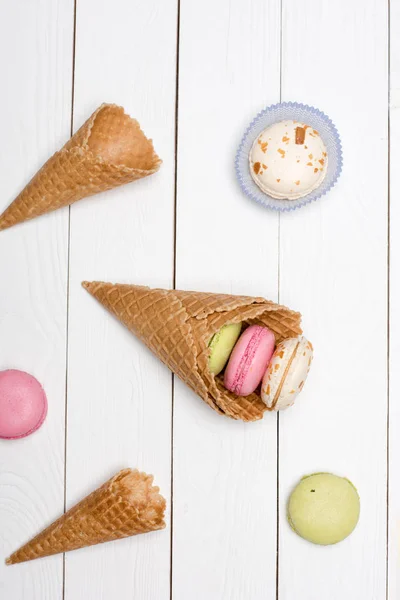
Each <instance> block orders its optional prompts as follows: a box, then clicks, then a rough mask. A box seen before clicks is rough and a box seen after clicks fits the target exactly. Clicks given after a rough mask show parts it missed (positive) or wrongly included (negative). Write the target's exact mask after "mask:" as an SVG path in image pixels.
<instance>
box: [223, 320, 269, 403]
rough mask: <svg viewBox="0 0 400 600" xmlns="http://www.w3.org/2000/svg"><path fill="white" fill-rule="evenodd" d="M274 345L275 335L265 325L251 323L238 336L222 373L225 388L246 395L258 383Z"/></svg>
mask: <svg viewBox="0 0 400 600" xmlns="http://www.w3.org/2000/svg"><path fill="white" fill-rule="evenodd" d="M274 347H275V336H274V334H273V332H272V331H271V330H270V329H268V328H267V327H261V326H260V325H251V326H250V327H248V328H247V329H246V330H245V331H244V332H243V333H242V335H241V336H240V338H239V340H238V342H237V344H236V346H235V347H234V349H233V352H232V354H231V357H230V359H229V362H228V365H227V367H226V370H225V375H224V385H225V387H226V389H228V390H229V391H231V392H233V393H234V394H236V395H238V396H248V395H249V394H251V393H252V392H254V390H255V389H256V388H257V386H258V385H259V383H260V381H261V379H262V376H263V373H264V372H265V369H266V368H267V365H268V363H269V361H270V359H271V356H272V354H273V351H274Z"/></svg>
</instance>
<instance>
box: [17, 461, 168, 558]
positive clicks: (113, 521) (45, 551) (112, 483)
mask: <svg viewBox="0 0 400 600" xmlns="http://www.w3.org/2000/svg"><path fill="white" fill-rule="evenodd" d="M165 504H166V503H165V500H164V498H163V497H162V496H161V495H160V494H159V488H158V487H155V486H153V477H152V475H146V473H139V471H137V470H136V469H135V470H132V469H124V470H123V471H120V472H119V473H117V474H116V475H115V476H114V477H112V479H110V480H109V481H107V482H106V483H105V484H104V485H102V486H101V487H99V488H98V489H97V490H95V491H94V492H92V493H91V494H90V495H89V496H87V497H86V498H84V499H83V500H82V501H81V502H79V504H77V505H76V506H74V507H73V508H71V509H70V510H69V511H68V512H67V513H66V514H64V515H63V516H62V517H60V518H59V519H58V520H57V521H55V522H54V523H53V524H52V525H50V526H49V527H47V529H45V530H44V531H42V533H39V535H37V536H36V537H35V538H33V540H31V541H30V542H28V543H27V544H25V546H22V548H20V549H19V550H17V551H16V552H14V554H12V555H11V556H10V557H9V558H8V559H7V560H6V563H7V564H8V565H13V564H15V563H20V562H25V561H27V560H34V559H35V558H42V557H44V556H50V555H51V554H59V553H60V552H69V551H70V550H77V549H78V548H84V547H85V546H93V545H94V544H101V543H103V542H110V541H112V540H119V539H122V538H125V537H129V536H132V535H137V534H139V533H147V532H149V531H156V530H157V529H163V528H164V527H165V522H164V511H165Z"/></svg>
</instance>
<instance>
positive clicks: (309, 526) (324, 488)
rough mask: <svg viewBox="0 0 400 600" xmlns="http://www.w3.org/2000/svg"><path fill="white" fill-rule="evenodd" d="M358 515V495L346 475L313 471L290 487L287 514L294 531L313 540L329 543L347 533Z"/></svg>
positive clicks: (333, 542)
mask: <svg viewBox="0 0 400 600" xmlns="http://www.w3.org/2000/svg"><path fill="white" fill-rule="evenodd" d="M359 517H360V497H359V495H358V492H357V490H356V488H355V487H354V485H353V484H352V483H351V481H349V480H348V479H346V478H345V477H339V476H338V475H333V474H332V473H315V474H313V475H307V476H306V477H303V478H302V480H301V481H300V483H299V484H298V485H297V486H296V487H295V489H294V490H293V492H292V494H291V496H290V498H289V503H288V507H287V518H288V521H289V524H290V526H291V528H292V529H293V531H295V532H296V533H297V534H298V535H300V536H301V537H302V538H304V539H305V540H308V541H309V542H312V543H313V544H319V545H321V546H328V545H330V544H337V543H338V542H341V541H342V540H344V539H345V538H346V537H348V536H349V535H350V534H351V533H352V531H353V530H354V528H355V527H356V525H357V523H358V519H359Z"/></svg>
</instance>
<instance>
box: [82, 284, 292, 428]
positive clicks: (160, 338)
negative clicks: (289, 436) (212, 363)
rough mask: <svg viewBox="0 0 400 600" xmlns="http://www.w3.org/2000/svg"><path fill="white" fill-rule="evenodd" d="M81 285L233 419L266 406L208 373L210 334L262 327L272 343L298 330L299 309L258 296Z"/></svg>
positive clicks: (251, 416)
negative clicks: (235, 327) (233, 326)
mask: <svg viewBox="0 0 400 600" xmlns="http://www.w3.org/2000/svg"><path fill="white" fill-rule="evenodd" d="M82 285H83V287H84V288H85V289H86V290H87V291H88V292H89V293H90V294H92V296H94V297H95V298H96V299H97V300H98V301H99V302H100V303H101V304H102V305H103V306H104V307H105V308H106V309H107V310H108V311H109V312H111V313H112V314H113V315H115V316H116V317H117V318H118V319H119V320H120V321H121V322H122V323H123V324H124V325H126V327H128V329H129V330H130V331H131V332H132V333H134V334H135V335H136V336H137V337H138V338H140V339H141V340H142V341H143V342H144V343H145V344H146V346H148V348H150V350H152V351H153V352H154V354H155V355H156V356H158V358H159V359H160V360H161V361H162V362H163V363H165V364H166V365H167V366H168V367H169V368H170V369H171V371H173V372H174V373H175V375H178V377H180V378H181V379H182V381H184V382H185V383H186V384H187V385H188V386H189V387H190V388H192V390H193V391H195V392H196V394H198V396H200V398H201V399H202V400H204V402H206V403H207V404H208V405H209V406H210V407H211V408H213V409H214V410H216V411H217V412H218V413H220V414H224V415H226V416H228V417H231V418H233V419H241V420H243V421H256V420H258V419H261V418H262V416H263V414H264V412H265V411H266V410H267V407H266V405H265V404H264V403H263V402H262V400H261V398H260V396H259V395H257V394H256V393H253V394H251V395H250V396H246V397H244V396H237V395H235V394H233V393H231V392H229V391H228V390H227V389H226V388H225V387H224V385H223V378H222V377H221V376H217V377H215V376H214V375H213V374H212V373H211V372H210V370H209V367H208V359H209V348H208V344H209V341H210V339H211V337H212V336H213V335H214V333H216V332H217V331H218V330H219V329H220V328H221V327H222V326H223V325H227V324H229V323H238V322H243V323H245V324H246V325H253V324H257V325H264V326H266V327H268V328H269V329H271V330H272V331H273V332H274V334H275V337H276V341H277V343H278V342H280V341H281V340H283V339H285V338H288V337H297V336H298V335H300V334H301V333H302V330H301V327H300V322H301V315H300V314H299V313H297V312H294V311H292V310H290V309H289V308H286V307H284V306H280V305H279V304H275V303H274V302H271V301H269V300H265V299H264V298H255V297H250V296H234V295H226V294H212V293H203V292H186V291H179V290H163V289H150V288H148V287H143V286H136V285H124V284H112V283H103V282H91V283H90V282H83V284H82Z"/></svg>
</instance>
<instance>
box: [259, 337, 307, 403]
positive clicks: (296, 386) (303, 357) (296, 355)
mask: <svg viewBox="0 0 400 600" xmlns="http://www.w3.org/2000/svg"><path fill="white" fill-rule="evenodd" d="M312 359H313V347H312V344H311V342H309V341H308V340H307V339H306V338H305V337H303V336H301V337H298V338H288V339H286V340H283V341H282V342H280V343H279V344H278V345H277V347H276V349H275V352H274V354H273V355H272V358H271V362H270V363H269V365H268V368H267V370H266V372H265V375H264V377H263V380H262V385H261V399H262V401H263V402H265V404H266V405H267V406H268V408H269V409H271V410H283V409H285V408H288V407H289V406H292V404H294V401H295V399H296V397H297V395H298V394H299V393H300V392H301V390H302V389H303V386H304V383H305V380H306V379H307V375H308V372H309V370H310V366H311V362H312Z"/></svg>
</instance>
